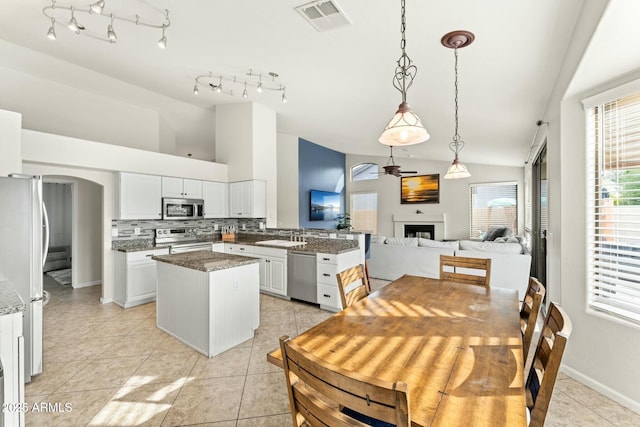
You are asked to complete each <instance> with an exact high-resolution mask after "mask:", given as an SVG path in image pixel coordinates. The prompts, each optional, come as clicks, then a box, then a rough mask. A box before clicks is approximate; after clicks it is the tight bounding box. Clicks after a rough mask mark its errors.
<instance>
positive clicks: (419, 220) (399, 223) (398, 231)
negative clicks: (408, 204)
mask: <svg viewBox="0 0 640 427" xmlns="http://www.w3.org/2000/svg"><path fill="white" fill-rule="evenodd" d="M391 219H392V220H393V235H394V237H404V226H405V225H406V224H431V225H433V226H434V230H435V232H434V236H433V238H434V240H443V239H444V237H445V224H446V221H445V215H444V214H442V215H425V214H396V215H393V216H392V217H391Z"/></svg>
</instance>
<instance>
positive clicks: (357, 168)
mask: <svg viewBox="0 0 640 427" xmlns="http://www.w3.org/2000/svg"><path fill="white" fill-rule="evenodd" d="M366 179H378V164H377V163H359V164H357V165H354V166H352V167H351V181H364V180H366Z"/></svg>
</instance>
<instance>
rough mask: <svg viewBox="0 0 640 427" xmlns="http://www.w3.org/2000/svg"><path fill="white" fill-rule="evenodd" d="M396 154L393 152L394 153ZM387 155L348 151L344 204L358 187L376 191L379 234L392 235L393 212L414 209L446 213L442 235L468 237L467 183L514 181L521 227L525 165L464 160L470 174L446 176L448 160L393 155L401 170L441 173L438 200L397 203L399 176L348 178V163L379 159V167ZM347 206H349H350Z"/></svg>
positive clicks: (424, 212)
mask: <svg viewBox="0 0 640 427" xmlns="http://www.w3.org/2000/svg"><path fill="white" fill-rule="evenodd" d="M394 157H395V156H394ZM387 161H388V157H370V156H359V155H352V154H347V159H346V163H347V177H346V178H347V179H346V181H347V206H349V204H350V194H351V193H354V192H360V191H376V192H377V193H378V234H380V235H384V236H393V222H392V216H393V215H394V214H415V213H416V210H420V211H422V213H423V214H425V215H441V214H446V225H445V227H446V228H445V239H468V238H469V222H470V216H469V184H472V183H489V182H506V181H515V182H517V185H518V233H519V234H522V232H523V230H524V192H523V189H524V186H523V176H524V175H523V174H524V167H522V168H519V167H509V166H489V165H478V164H473V163H469V164H467V163H465V165H466V166H467V168H468V169H469V172H470V173H471V178H469V179H460V180H446V179H444V175H445V173H446V172H447V168H448V167H449V165H450V163H449V162H439V161H428V160H421V159H413V158H408V157H395V162H396V164H400V165H401V166H402V169H404V170H416V171H418V175H427V174H432V173H439V174H440V203H437V204H436V203H434V204H404V205H402V204H400V178H397V177H395V176H391V175H381V176H380V177H379V178H378V179H377V180H366V181H357V182H351V177H350V173H351V167H352V166H354V165H356V164H358V163H364V162H376V163H378V167H379V170H382V166H384V165H386V164H387ZM349 209H350V206H349Z"/></svg>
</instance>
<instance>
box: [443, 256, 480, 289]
mask: <svg viewBox="0 0 640 427" xmlns="http://www.w3.org/2000/svg"><path fill="white" fill-rule="evenodd" d="M448 267H451V268H453V271H451V268H448ZM459 268H467V269H474V270H484V276H478V275H474V274H466V273H461V272H459V271H458V269H459ZM440 280H451V281H454V282H459V283H465V284H468V285H478V286H484V287H485V288H488V287H489V283H490V281H491V259H490V258H469V257H460V256H450V255H440Z"/></svg>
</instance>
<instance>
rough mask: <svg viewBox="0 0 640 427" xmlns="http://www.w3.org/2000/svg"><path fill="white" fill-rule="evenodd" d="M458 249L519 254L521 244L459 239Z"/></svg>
mask: <svg viewBox="0 0 640 427" xmlns="http://www.w3.org/2000/svg"><path fill="white" fill-rule="evenodd" d="M460 250H463V251H476V252H496V253H502V254H521V253H522V245H521V244H520V243H506V242H505V243H497V242H474V241H473V240H460Z"/></svg>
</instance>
